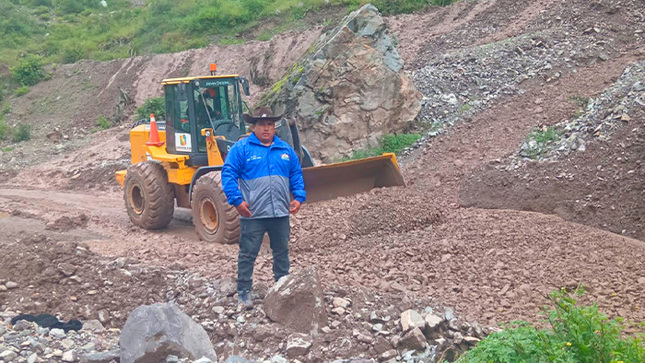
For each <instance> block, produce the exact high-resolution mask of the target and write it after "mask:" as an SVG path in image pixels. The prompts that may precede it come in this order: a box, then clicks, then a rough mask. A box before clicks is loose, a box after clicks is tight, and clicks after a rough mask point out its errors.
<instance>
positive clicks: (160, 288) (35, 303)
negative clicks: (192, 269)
mask: <svg viewBox="0 0 645 363" xmlns="http://www.w3.org/2000/svg"><path fill="white" fill-rule="evenodd" d="M2 247H3V256H4V262H3V263H2V266H0V276H2V279H1V281H0V283H7V282H9V281H11V282H14V283H16V284H17V287H16V288H14V289H11V290H8V291H1V290H0V296H1V300H2V301H3V306H2V308H3V310H4V309H7V308H12V309H18V310H20V311H23V312H26V313H35V314H40V313H49V314H59V315H60V316H61V317H63V318H65V319H66V320H69V319H81V320H88V319H100V320H101V321H102V322H103V323H104V324H108V325H109V326H114V327H119V326H121V325H122V324H123V323H124V322H125V318H126V317H127V314H128V313H129V311H131V310H132V309H134V308H135V307H137V306H139V305H141V304H148V303H151V302H159V301H165V295H164V293H165V290H166V288H165V287H166V279H167V278H166V276H165V275H164V274H163V273H161V272H160V271H158V270H157V271H155V270H151V269H149V268H145V267H141V266H139V265H136V264H132V265H131V264H130V263H127V265H128V268H127V269H124V268H123V267H125V266H126V262H127V261H126V260H125V259H121V260H120V262H114V261H108V260H106V259H103V258H101V257H100V256H98V255H97V254H95V253H93V252H90V251H89V250H88V249H87V248H86V247H84V246H82V245H79V244H77V243H64V242H63V243H60V242H59V243H57V242H54V241H52V240H51V239H48V238H47V237H45V236H44V235H36V236H28V237H24V238H20V239H17V240H15V241H13V242H5V243H3V246H2Z"/></svg>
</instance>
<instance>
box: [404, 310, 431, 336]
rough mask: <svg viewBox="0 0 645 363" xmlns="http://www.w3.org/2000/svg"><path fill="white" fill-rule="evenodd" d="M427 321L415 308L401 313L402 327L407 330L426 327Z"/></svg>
mask: <svg viewBox="0 0 645 363" xmlns="http://www.w3.org/2000/svg"><path fill="white" fill-rule="evenodd" d="M425 325H426V322H425V320H423V317H421V315H419V313H417V312H416V311H414V310H406V311H404V312H403V313H401V329H402V330H403V332H407V331H408V330H410V329H414V328H419V329H425Z"/></svg>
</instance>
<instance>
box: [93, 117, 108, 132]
mask: <svg viewBox="0 0 645 363" xmlns="http://www.w3.org/2000/svg"><path fill="white" fill-rule="evenodd" d="M96 126H98V127H100V128H101V129H103V130H107V129H109V128H110V126H112V125H111V124H110V121H109V120H108V119H107V118H106V117H105V116H103V115H99V117H98V119H97V120H96Z"/></svg>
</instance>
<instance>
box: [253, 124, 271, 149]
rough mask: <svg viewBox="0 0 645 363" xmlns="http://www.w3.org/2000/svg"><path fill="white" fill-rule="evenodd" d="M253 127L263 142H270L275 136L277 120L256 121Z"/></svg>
mask: <svg viewBox="0 0 645 363" xmlns="http://www.w3.org/2000/svg"><path fill="white" fill-rule="evenodd" d="M251 129H252V130H253V133H254V134H255V137H257V138H258V140H260V142H261V143H263V144H268V143H270V142H272V141H273V136H275V121H267V120H260V121H257V122H256V123H254V124H253V126H251Z"/></svg>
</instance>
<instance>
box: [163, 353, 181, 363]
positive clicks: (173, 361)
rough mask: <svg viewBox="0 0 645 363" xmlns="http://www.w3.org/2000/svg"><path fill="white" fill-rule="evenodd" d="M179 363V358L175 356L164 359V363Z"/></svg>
mask: <svg viewBox="0 0 645 363" xmlns="http://www.w3.org/2000/svg"><path fill="white" fill-rule="evenodd" d="M178 361H179V357H178V356H176V355H172V354H171V355H169V356H167V357H166V363H176V362H178Z"/></svg>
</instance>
